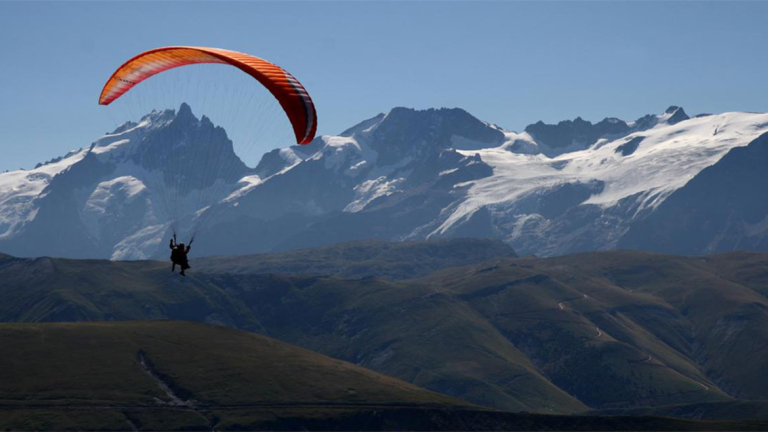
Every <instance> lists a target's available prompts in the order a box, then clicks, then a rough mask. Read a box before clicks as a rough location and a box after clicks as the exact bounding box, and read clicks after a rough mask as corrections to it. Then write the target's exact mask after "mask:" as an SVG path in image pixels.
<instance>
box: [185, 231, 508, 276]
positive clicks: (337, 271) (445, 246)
mask: <svg viewBox="0 0 768 432" xmlns="http://www.w3.org/2000/svg"><path fill="white" fill-rule="evenodd" d="M514 256H515V251H513V250H512V248H510V247H509V246H508V245H506V244H505V243H504V242H502V241H500V240H493V239H472V238H465V239H445V240H430V241H408V242H397V243H393V242H385V241H377V240H364V241H356V242H350V243H341V244H337V245H333V246H325V247H320V248H316V249H302V250H297V251H292V252H282V253H272V254H257V255H246V256H222V257H211V258H203V259H200V260H196V265H199V266H200V268H202V269H204V271H205V272H206V273H213V272H215V273H281V274H297V275H314V276H316V275H326V276H331V275H333V276H338V277H343V278H360V277H367V276H376V277H380V278H385V279H391V280H398V279H408V278H414V277H419V276H424V275H426V274H428V273H431V272H433V271H435V270H439V269H442V268H445V267H454V266H457V265H467V264H474V263H478V262H483V261H487V260H489V259H492V258H499V257H514Z"/></svg>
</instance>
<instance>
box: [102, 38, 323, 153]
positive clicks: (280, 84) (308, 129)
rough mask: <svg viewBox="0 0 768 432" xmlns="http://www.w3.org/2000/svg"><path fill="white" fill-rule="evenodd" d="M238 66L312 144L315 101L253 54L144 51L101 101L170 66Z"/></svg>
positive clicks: (181, 49)
mask: <svg viewBox="0 0 768 432" xmlns="http://www.w3.org/2000/svg"><path fill="white" fill-rule="evenodd" d="M200 63H220V64H229V65H232V66H235V67H237V68H239V69H240V70H242V71H243V72H245V73H247V74H248V75H250V76H252V77H254V78H255V79H256V80H257V81H259V82H260V83H261V84H262V85H263V86H264V87H266V88H267V90H269V91H270V92H271V93H272V95H273V96H274V97H275V98H276V99H277V101H278V102H279V103H280V106H282V107H283V110H284V111H285V113H286V115H287V116H288V119H289V120H290V122H291V125H292V126H293V132H294V133H295V134H296V142H297V143H299V144H309V142H310V141H312V139H313V138H314V137H315V132H316V130H317V113H316V112H315V105H314V103H313V102H312V98H310V97H309V93H307V91H306V90H305V89H304V86H302V85H301V83H300V82H299V81H298V80H297V79H296V78H294V77H293V76H292V75H291V74H289V73H288V72H286V71H285V70H284V69H283V68H281V67H279V66H277V65H275V64H272V63H270V62H268V61H266V60H263V59H260V58H258V57H254V56H252V55H248V54H243V53H239V52H236V51H229V50H224V49H219V48H205V47H185V46H179V47H165V48H157V49H153V50H150V51H146V52H143V53H141V54H139V55H137V56H136V57H134V58H132V59H130V60H128V61H127V62H126V63H125V64H123V65H122V66H120V67H119V68H118V69H117V70H116V71H115V73H113V74H112V76H111V77H110V78H109V80H108V81H107V83H106V84H105V85H104V89H103V90H102V91H101V96H100V97H99V104H100V105H109V104H110V103H112V102H113V101H114V100H115V99H117V98H119V97H120V96H122V95H123V94H124V93H126V92H127V91H128V90H130V89H131V88H133V87H134V86H135V85H137V84H138V83H140V82H142V81H144V80H145V79H147V78H149V77H151V76H153V75H156V74H159V73H160V72H163V71H166V70H168V69H173V68H177V67H180V66H186V65H191V64H200Z"/></svg>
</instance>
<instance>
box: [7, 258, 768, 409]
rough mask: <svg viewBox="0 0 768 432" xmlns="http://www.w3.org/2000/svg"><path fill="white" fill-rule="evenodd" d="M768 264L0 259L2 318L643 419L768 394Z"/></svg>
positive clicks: (522, 403)
mask: <svg viewBox="0 0 768 432" xmlns="http://www.w3.org/2000/svg"><path fill="white" fill-rule="evenodd" d="M310 252H311V251H306V252H302V253H304V254H309V253H310ZM285 256H287V257H288V258H289V259H288V261H287V262H288V264H286V266H287V268H291V266H296V265H297V264H296V257H295V256H292V255H290V254H288V255H285ZM260 259H262V262H264V263H267V264H263V265H265V266H267V267H269V268H278V267H279V266H280V265H281V264H280V262H279V260H276V258H275V256H273V257H271V258H270V257H268V256H267V257H262V258H260ZM270 259H271V260H273V261H270ZM413 259H417V257H414V258H413ZM342 264H343V265H341V264H340V265H339V266H338V267H337V268H338V269H341V270H337V271H348V270H346V267H345V266H346V264H344V263H343V260H342ZM260 265H262V264H260ZM407 268H409V267H407ZM409 269H410V268H409ZM767 269H768V255H765V254H727V255H717V256H710V257H699V258H688V257H674V256H666V255H658V254H652V253H639V252H606V253H591V254H579V255H572V256H567V257H559V258H551V259H537V258H496V259H493V260H490V261H486V262H484V263H479V264H472V265H469V266H463V267H455V268H446V269H443V270H440V271H437V272H434V273H432V274H430V275H428V276H426V277H423V278H421V279H416V280H406V281H398V282H395V281H387V280H383V279H380V278H376V277H368V278H364V279H356V280H345V279H339V278H336V277H316V276H300V277H299V276H280V275H269V274H247V273H241V274H232V273H211V274H209V273H202V271H203V270H205V266H204V265H203V263H202V262H201V263H198V264H197V265H196V268H195V271H196V273H193V274H191V275H190V276H188V277H187V278H186V279H183V278H181V277H179V276H178V275H174V274H171V272H170V271H168V270H169V267H168V266H167V265H166V264H165V263H152V262H133V263H126V262H108V261H72V260H58V259H46V258H43V259H34V260H31V259H12V260H5V261H3V262H0V319H1V320H3V321H16V322H21V321H26V322H37V321H94V320H142V319H158V318H170V319H184V320H192V321H200V322H209V323H218V324H223V325H227V326H231V327H237V328H241V329H246V330H250V331H255V332H260V333H264V334H267V335H269V336H272V337H275V338H278V339H280V340H283V341H286V342H289V343H293V344H296V345H300V346H302V347H305V348H309V349H312V350H315V351H318V352H321V353H323V354H326V355H329V356H332V357H335V358H339V359H342V360H346V361H349V362H352V363H356V364H359V365H361V366H364V367H366V368H369V369H373V370H376V371H378V372H382V373H385V374H387V375H390V376H394V377H397V378H400V379H403V380H405V381H408V382H411V383H414V384H416V385H419V386H421V387H425V388H428V389H431V390H435V391H438V392H441V393H444V394H447V395H451V396H455V397H459V398H462V399H464V400H467V401H470V402H473V403H475V404H479V405H486V406H492V407H498V408H503V409H508V410H518V411H520V410H525V411H537V412H555V413H558V412H559V413H569V412H581V411H585V410H587V409H589V408H592V409H631V408H637V407H644V406H654V407H658V406H664V405H681V404H702V403H713V402H729V401H733V400H734V399H765V398H768V395H767V394H766V388H768V372H766V371H768V367H766V366H768V363H766V362H768V360H767V359H768V355H766V354H767V353H766V352H765V350H766V349H768V348H766V347H768V325H766V324H768V300H766V296H765V290H766V288H765V287H766V286H768V285H766V284H765V281H766V278H768V276H766V275H767V274H768V272H767V271H766V270H767ZM217 271H218V269H217ZM368 271H370V272H372V273H374V274H375V272H376V271H381V272H382V273H383V274H384V275H393V274H394V275H397V274H400V271H398V270H396V269H394V267H389V266H383V267H382V266H372V267H370V269H369V270H368ZM408 271H411V270H408ZM403 272H405V270H403Z"/></svg>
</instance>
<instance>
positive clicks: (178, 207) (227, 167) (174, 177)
mask: <svg viewBox="0 0 768 432" xmlns="http://www.w3.org/2000/svg"><path fill="white" fill-rule="evenodd" d="M206 64H212V65H223V66H230V67H233V68H232V69H230V68H222V69H229V70H235V71H236V73H235V72H233V73H232V74H233V75H237V77H234V76H233V77H231V78H230V79H221V80H211V81H208V80H202V79H201V80H200V82H198V83H197V85H196V86H194V85H192V84H191V81H192V80H193V79H194V77H195V73H198V74H199V73H202V72H204V71H202V70H199V69H197V68H189V69H190V70H191V72H190V74H189V76H184V75H186V74H182V75H181V76H178V77H172V78H171V81H170V82H169V85H165V84H159V87H158V88H155V89H153V91H150V88H151V87H152V86H153V85H154V84H150V85H149V86H148V85H147V84H144V85H143V86H142V87H147V88H144V89H135V90H133V91H131V90H132V89H134V87H137V86H139V84H141V83H142V82H144V81H145V80H148V79H149V78H151V77H153V76H155V75H158V74H163V72H165V71H169V70H172V69H178V68H182V67H185V66H191V65H206ZM234 68H236V69H234ZM203 69H206V68H203ZM214 69H218V67H216V68H214ZM237 69H239V71H242V72H245V74H247V76H242V78H241V74H240V72H239V71H237ZM183 70H185V71H186V70H187V68H183ZM166 75H168V74H163V75H162V76H163V77H164V76H166ZM170 75H174V74H170ZM190 76H192V77H193V78H190ZM248 76H250V78H253V80H250V79H249V78H248ZM173 78H176V80H175V81H174V80H173ZM164 79H165V78H162V79H159V81H158V79H153V80H150V81H152V82H162V81H163V80H164ZM249 82H250V83H254V84H260V85H256V86H250V85H248V83H249ZM184 84H187V85H188V88H187V89H186V90H197V92H195V91H186V90H185V89H184V88H183V85H184ZM180 88H181V91H180V93H179V89H180ZM201 89H202V90H201ZM217 90H218V91H219V93H218V94H217V95H215V96H217V97H218V99H217V100H215V101H212V99H213V98H212V97H210V94H211V93H214V94H215V93H216V91H217ZM201 91H202V95H201ZM248 91H253V92H262V93H263V94H264V95H265V97H264V98H263V99H264V100H261V101H259V102H252V101H251V100H250V99H248V100H245V102H244V101H243V100H240V101H237V100H236V99H237V97H238V96H241V97H242V94H245V93H247V92H248ZM126 93H128V94H130V95H133V94H136V93H138V94H139V96H137V98H138V99H139V101H140V102H141V103H140V104H139V105H140V106H139V107H138V109H139V110H148V109H149V108H151V109H153V110H154V109H155V108H158V109H161V108H164V107H163V106H159V107H158V106H156V105H157V102H155V101H153V102H152V103H151V104H152V105H151V106H145V104H144V100H143V99H141V98H145V97H161V96H162V97H167V96H168V95H174V96H176V95H178V96H180V97H181V98H182V100H181V101H176V100H174V101H173V103H179V102H182V104H181V106H182V108H181V109H180V111H181V110H183V109H186V110H187V112H189V111H188V110H189V106H188V105H187V104H186V103H184V102H186V100H187V98H192V99H194V98H195V96H200V97H199V98H198V99H199V100H198V102H201V104H200V106H201V107H202V109H203V110H204V111H205V112H204V114H209V113H208V111H215V110H216V109H224V110H225V112H223V113H222V115H221V116H219V120H220V121H221V120H224V121H231V122H232V124H230V125H229V126H232V127H233V129H236V128H237V127H238V125H239V127H241V128H245V129H246V131H247V133H246V134H245V135H246V137H245V139H242V140H241V141H250V140H253V141H259V140H260V139H261V137H262V134H263V133H264V132H263V130H264V127H265V124H266V125H268V124H270V122H275V123H276V122H277V121H278V120H277V119H274V118H271V117H270V115H271V114H272V113H273V112H276V113H278V114H280V112H282V113H284V116H283V117H282V118H283V119H285V118H286V117H287V120H288V122H289V123H290V127H287V126H288V125H287V124H286V125H285V127H283V129H282V131H281V132H282V133H284V134H285V135H283V137H284V138H285V139H290V138H289V135H293V136H294V137H295V142H296V143H297V144H302V145H303V144H309V143H310V142H311V141H312V140H313V139H314V137H315V133H316V131H317V113H316V111H315V105H314V103H313V101H312V98H311V97H310V96H309V93H308V92H307V90H306V89H305V88H304V86H303V85H302V84H301V83H300V82H299V81H298V80H297V79H296V78H294V77H293V75H291V74H290V73H288V72H287V71H285V70H284V69H283V68H281V67H279V66H277V65H275V64H273V63H270V62H269V61H266V60H264V59H261V58H259V57H255V56H252V55H249V54H244V53H240V52H236V51H230V50H225V49H220V48H209V47H194V46H171V47H163V48H157V49H152V50H149V51H145V52H142V53H140V54H138V55H136V56H135V57H133V58H131V59H130V60H128V61H127V62H125V63H124V64H123V65H122V66H120V67H119V68H117V70H115V71H114V73H113V74H112V75H111V76H110V78H109V79H108V80H107V82H106V84H105V85H104V87H103V89H102V91H101V94H100V95H99V105H110V104H112V103H113V102H115V101H117V100H119V99H120V98H121V97H123V96H124V95H126ZM270 94H271V97H270V96H269V95H270ZM132 98H133V97H131V96H129V97H128V98H127V99H128V102H127V103H123V104H122V105H124V106H125V109H126V110H127V111H126V114H128V113H129V115H131V116H133V117H137V116H136V111H135V109H134V108H136V107H135V106H133V105H132V103H133V102H131V99H132ZM125 99H126V98H123V100H125ZM267 99H270V100H271V103H272V104H273V105H275V108H274V109H272V111H265V110H264V108H263V106H264V103H265V101H266V100H267ZM275 100H276V101H277V102H278V104H279V107H278V106H277V105H278V104H274V102H275ZM267 102H269V101H267ZM162 103H163V104H165V103H166V101H163V102H162ZM249 103H252V104H255V103H260V105H258V106H254V113H253V115H252V116H251V117H250V118H249V115H248V113H247V112H245V110H244V109H242V108H243V107H251V106H253V105H248V104H249ZM166 106H167V105H166ZM176 106H178V105H176ZM185 107H186V108H185ZM222 107H223V108H222ZM227 107H231V108H229V109H227ZM256 108H258V111H257V110H256ZM144 112H146V111H144ZM201 121H209V120H206V116H205V115H204V116H203V117H202V119H201ZM116 124H118V123H117V122H116ZM138 124H140V122H139V123H133V125H138ZM209 124H210V121H209ZM210 130H214V129H213V128H210ZM228 131H229V129H228ZM291 132H292V133H291ZM185 134H186V132H185V130H181V129H179V128H169V129H168V132H167V138H166V139H165V141H164V143H162V144H157V145H160V147H165V148H167V149H170V150H171V151H163V152H159V151H157V152H155V151H149V150H148V151H146V152H144V153H143V154H142V157H143V158H144V160H148V161H149V162H150V163H149V164H146V166H148V167H149V168H148V169H147V170H146V171H145V174H144V176H146V178H147V180H148V184H151V185H152V186H150V187H151V188H152V190H153V193H155V194H156V196H157V199H156V202H157V203H158V205H160V206H161V207H162V209H163V212H164V213H165V215H166V220H167V221H169V222H170V229H171V230H172V233H173V238H172V239H171V241H170V248H171V250H172V255H171V261H172V263H173V264H172V268H171V270H172V271H174V272H175V268H176V266H177V265H178V266H180V267H181V275H182V276H183V275H185V270H187V269H189V268H190V267H189V263H188V259H187V253H188V252H189V250H190V246H191V243H192V241H190V242H189V244H188V245H184V244H183V243H177V242H176V234H177V228H178V225H177V223H178V221H179V220H181V218H184V217H186V219H184V220H183V221H182V223H188V226H189V229H190V231H191V238H192V239H194V238H195V236H196V235H198V234H199V232H200V231H202V230H204V229H205V228H206V227H207V224H208V223H211V222H210V221H211V220H212V219H213V218H212V216H211V214H212V213H213V212H214V211H215V210H211V209H212V208H215V204H216V203H217V202H218V201H217V200H221V199H223V198H226V196H227V195H228V194H229V193H230V192H232V189H227V185H226V184H224V182H222V181H220V178H221V177H220V176H221V172H222V171H226V172H231V173H234V172H236V171H235V170H236V169H237V168H238V165H237V164H236V163H232V162H227V163H225V164H223V165H218V168H217V167H216V166H215V159H211V160H210V162H209V163H207V165H209V166H206V165H202V166H200V165H194V166H193V165H191V164H190V165H187V164H186V163H183V162H182V163H179V164H176V163H175V161H174V160H173V159H170V160H168V161H166V162H165V163H163V162H162V160H161V159H162V158H163V157H165V156H163V155H171V156H169V157H175V156H176V155H177V154H178V155H181V156H182V159H183V160H186V159H184V158H185V157H186V158H192V159H195V158H198V160H199V158H200V157H201V155H205V154H208V153H207V150H200V148H201V146H203V148H204V147H205V146H207V145H208V144H207V141H209V140H211V139H210V136H212V135H208V138H206V136H203V138H200V137H199V136H198V137H197V138H193V139H192V140H190V138H189V136H188V135H185ZM218 142H219V143H220V142H226V139H225V140H224V141H222V140H219V141H218ZM275 144H283V145H284V142H283V143H275ZM230 145H231V144H230ZM179 149H180V150H179ZM179 151H180V152H181V153H179ZM164 165H166V166H167V165H174V168H173V169H172V170H171V171H170V172H168V171H165V172H163V170H162V169H160V168H158V167H162V166H164ZM233 175H234V174H233ZM217 176H218V177H217ZM238 178H239V177H238ZM219 207H221V206H219ZM184 221H186V222H184Z"/></svg>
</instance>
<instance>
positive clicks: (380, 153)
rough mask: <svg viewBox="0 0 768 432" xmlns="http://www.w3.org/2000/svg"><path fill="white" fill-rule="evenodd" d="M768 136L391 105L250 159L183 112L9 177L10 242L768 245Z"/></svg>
mask: <svg viewBox="0 0 768 432" xmlns="http://www.w3.org/2000/svg"><path fill="white" fill-rule="evenodd" d="M765 132H768V114H762V113H724V114H718V115H702V116H696V117H694V118H689V117H688V115H686V113H685V112H684V110H683V109H682V108H679V107H670V108H669V109H667V110H666V111H665V112H664V113H663V114H660V115H647V116H644V117H642V118H640V119H638V120H636V121H633V122H625V121H623V120H619V119H616V118H607V119H605V120H603V121H601V122H598V123H595V124H593V123H591V122H588V121H585V120H582V119H580V118H577V119H575V120H573V121H564V122H560V123H558V124H556V125H547V124H544V123H542V122H539V123H536V124H533V125H530V126H528V127H527V128H526V129H525V130H524V131H523V132H520V133H516V132H511V131H506V130H503V129H502V128H499V127H498V126H495V125H491V124H488V123H485V122H482V121H480V120H478V119H476V118H474V117H473V116H471V115H470V114H469V113H467V112H466V111H463V110H461V109H430V110H423V111H417V110H412V109H406V108H395V109H393V110H392V111H390V112H389V113H387V114H380V115H378V116H376V117H373V118H371V119H368V120H365V121H363V122H361V123H359V124H358V125H356V126H353V127H352V128H350V129H348V130H346V131H344V132H342V133H341V134H340V135H338V136H321V137H318V138H316V139H315V140H314V141H313V142H312V143H311V144H309V145H306V146H291V147H287V148H283V149H276V150H273V151H271V152H269V153H267V154H265V155H264V156H263V158H262V160H261V162H260V163H259V164H258V165H257V166H256V167H255V168H253V169H249V168H247V167H246V166H245V165H244V164H243V163H242V162H241V161H240V160H239V159H238V158H237V156H236V155H235V154H234V151H233V145H232V143H231V141H230V140H229V139H228V138H227V135H226V132H225V131H224V130H223V129H221V128H219V127H216V126H215V125H213V124H212V123H211V122H210V120H208V119H207V118H206V117H204V116H203V117H202V118H201V119H199V120H198V119H197V118H196V117H195V116H194V115H193V114H192V111H191V109H190V107H189V106H187V105H182V107H181V108H180V109H179V110H178V112H176V111H173V110H165V111H159V112H153V113H151V114H149V115H147V116H145V117H144V118H142V119H141V121H140V122H138V123H126V124H125V125H123V126H121V127H120V128H118V129H117V130H116V131H115V132H113V133H111V134H107V135H105V136H103V137H101V138H99V139H98V140H97V141H96V142H94V143H93V144H92V145H91V146H89V147H86V148H84V149H81V150H78V151H73V152H71V153H70V154H68V155H66V156H64V157H63V158H59V159H56V160H53V161H51V162H49V163H46V164H41V165H39V166H38V167H36V168H35V169H33V170H29V171H13V172H8V173H3V174H0V251H2V252H6V253H10V254H15V255H22V256H33V255H57V256H68V257H78V258H82V257H108V258H112V259H137V258H147V257H160V256H164V255H165V254H166V253H167V249H166V247H167V246H166V242H167V239H168V237H169V235H170V232H171V231H172V229H176V230H177V231H178V232H180V233H186V234H187V235H189V234H190V232H191V231H194V230H195V229H197V230H198V231H199V232H198V235H197V238H196V243H195V244H196V248H195V249H196V251H197V253H200V254H206V255H208V254H236V253H253V252H265V251H271V250H285V249H292V248H300V247H309V246H317V245H322V244H330V243H336V242H340V241H347V240H355V239H364V238H378V239H387V240H409V239H425V238H436V237H496V238H500V239H503V240H504V241H506V242H508V243H509V244H510V245H512V246H513V247H514V248H515V249H516V250H517V251H518V252H519V253H534V254H538V255H557V254H564V253H570V252H577V251H587V250H604V249H612V248H617V247H622V248H640V249H650V250H657V251H670V252H682V253H708V252H716V251H725V250H732V249H754V250H768V241H767V240H766V235H767V233H768V198H766V197H765V196H766V194H765V193H764V192H763V191H762V190H763V188H764V185H765V184H766V182H765V180H766V179H765V176H766V174H765V173H766V172H768V171H767V170H766V168H768V150H766V145H768V144H766V143H765V142H766V141H767V140H768V138H764V137H763V138H761V135H762V134H764V133H765ZM169 191H170V192H169ZM169 197H171V198H169ZM169 201H173V202H169ZM175 219H178V222H177V223H175V224H173V225H172V223H171V221H172V220H175Z"/></svg>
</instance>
